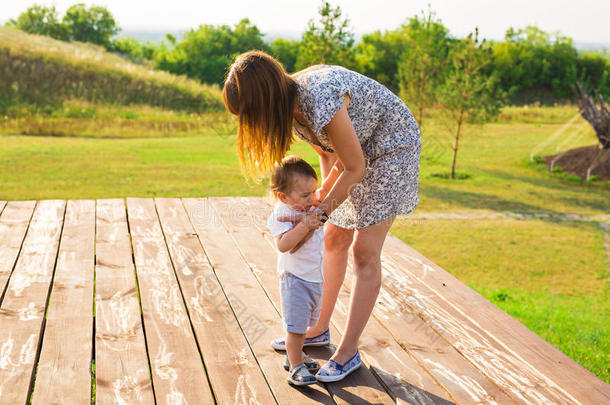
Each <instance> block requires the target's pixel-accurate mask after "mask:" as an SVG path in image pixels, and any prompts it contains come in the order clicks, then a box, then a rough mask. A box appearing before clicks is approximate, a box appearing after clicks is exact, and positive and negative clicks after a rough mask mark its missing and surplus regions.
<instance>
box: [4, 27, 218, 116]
mask: <svg viewBox="0 0 610 405" xmlns="http://www.w3.org/2000/svg"><path fill="white" fill-rule="evenodd" d="M0 72H1V74H0V113H2V114H3V115H7V116H19V115H23V114H24V113H27V112H34V113H40V112H42V113H53V112H54V111H56V110H57V109H61V107H62V106H63V103H64V102H65V101H66V100H75V99H76V100H81V101H84V102H88V103H95V104H98V103H110V104H114V105H117V104H118V105H134V104H137V105H149V106H154V107H161V108H165V109H171V110H181V111H188V112H198V113H201V112H209V111H220V110H222V109H223V106H222V101H221V97H220V90H219V89H218V88H217V87H212V86H208V85H202V84H200V83H199V82H197V81H194V80H189V79H186V78H184V77H179V76H175V75H172V74H169V73H166V72H161V71H157V70H154V69H152V68H151V67H147V66H144V65H139V64H135V63H133V62H130V61H127V60H125V59H123V58H121V57H120V56H118V55H115V54H112V53H108V52H106V51H105V50H104V49H103V48H101V47H99V46H95V45H91V44H85V43H68V42H63V41H57V40H54V39H52V38H49V37H44V36H39V35H31V34H27V33H25V32H23V31H19V30H16V29H13V28H9V27H0Z"/></svg>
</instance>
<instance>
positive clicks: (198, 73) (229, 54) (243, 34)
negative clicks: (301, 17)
mask: <svg viewBox="0 0 610 405" xmlns="http://www.w3.org/2000/svg"><path fill="white" fill-rule="evenodd" d="M251 49H259V50H263V51H267V50H268V46H267V44H266V43H265V41H263V34H262V33H261V32H260V30H259V29H258V28H257V27H256V26H255V25H253V24H251V23H250V20H248V19H247V18H245V19H243V20H241V21H240V22H239V23H238V24H237V25H236V26H235V28H234V29H231V27H229V26H228V25H221V26H214V25H201V26H200V27H199V28H198V29H197V30H190V31H188V32H187V33H186V34H185V35H184V38H183V39H182V41H180V42H179V43H174V47H173V48H172V49H169V48H168V47H167V46H160V47H159V48H158V51H157V55H156V64H157V67H158V68H160V69H163V70H167V71H169V72H172V73H175V74H183V75H187V76H189V77H192V78H195V79H199V80H200V81H202V82H205V83H216V84H222V83H223V81H224V77H225V72H226V69H227V67H228V66H229V65H230V64H231V62H232V61H233V59H234V58H235V57H236V56H237V55H238V54H240V53H242V52H246V51H249V50H251Z"/></svg>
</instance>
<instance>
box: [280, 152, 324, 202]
mask: <svg viewBox="0 0 610 405" xmlns="http://www.w3.org/2000/svg"><path fill="white" fill-rule="evenodd" d="M295 175H301V176H307V177H313V178H314V179H316V180H318V174H317V173H316V171H315V169H314V168H313V167H311V165H310V164H309V163H307V162H306V161H305V160H303V159H301V158H300V157H298V156H295V155H290V156H286V157H285V158H284V159H282V161H281V162H280V163H278V164H277V165H276V166H275V167H274V168H273V171H272V172H271V180H270V181H269V188H270V189H271V194H272V195H273V197H274V198H276V199H277V195H278V193H280V192H282V193H287V192H289V191H290V187H291V186H292V184H293V183H294V176H295Z"/></svg>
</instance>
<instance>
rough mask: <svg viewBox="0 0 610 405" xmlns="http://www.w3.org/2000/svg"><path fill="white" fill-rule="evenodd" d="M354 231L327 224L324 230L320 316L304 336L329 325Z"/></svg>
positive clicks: (313, 334) (312, 334)
mask: <svg viewBox="0 0 610 405" xmlns="http://www.w3.org/2000/svg"><path fill="white" fill-rule="evenodd" d="M353 237H354V231H353V230H350V229H345V228H341V227H338V226H336V225H333V224H328V225H327V228H326V229H325V231H324V258H323V265H322V266H323V269H324V289H323V291H322V307H321V309H320V317H319V318H318V322H317V323H316V325H315V326H312V327H310V328H309V329H307V333H306V334H305V336H306V337H308V338H309V337H314V336H318V335H319V334H321V333H323V332H324V331H325V330H326V329H328V327H329V325H330V318H331V317H332V314H333V310H334V309H335V303H336V302H337V296H338V295H339V290H340V289H341V285H342V284H343V280H344V279H345V269H346V267H347V252H348V249H349V247H350V245H351V244H352V239H353Z"/></svg>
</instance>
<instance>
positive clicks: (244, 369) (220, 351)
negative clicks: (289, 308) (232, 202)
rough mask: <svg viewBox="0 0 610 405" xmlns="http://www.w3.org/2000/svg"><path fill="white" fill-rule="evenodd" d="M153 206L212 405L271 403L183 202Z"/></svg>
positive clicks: (167, 201) (166, 201) (162, 201)
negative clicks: (193, 334) (184, 304)
mask: <svg viewBox="0 0 610 405" xmlns="http://www.w3.org/2000/svg"><path fill="white" fill-rule="evenodd" d="M155 205H156V207H157V212H158V214H159V219H160V222H161V228H162V230H163V233H164V235H165V241H166V243H167V246H168V248H169V252H170V256H171V259H172V262H173V263H174V268H175V270H176V275H177V277H178V282H179V283H180V288H181V290H182V294H183V296H184V299H185V302H186V306H187V309H188V311H189V314H190V318H191V322H192V324H193V329H194V331H195V335H196V337H197V341H198V342H199V347H200V349H201V355H202V357H203V361H204V364H205V368H206V370H207V372H208V376H209V380H210V383H211V385H212V389H213V391H214V397H215V398H216V401H217V402H218V403H221V404H229V403H234V402H239V403H244V404H245V403H247V404H271V403H275V399H274V398H273V394H272V393H271V390H270V388H269V385H268V384H267V381H266V380H265V377H264V376H263V374H262V371H261V369H260V368H259V366H258V363H257V362H256V358H255V357H254V355H253V353H252V350H251V349H250V347H249V346H248V342H247V340H246V338H245V337H244V335H243V333H242V331H241V329H240V327H239V324H238V322H237V319H236V318H235V315H234V314H233V312H232V310H231V306H230V305H229V302H228V301H227V299H226V297H225V295H224V293H223V292H222V288H221V286H220V283H219V282H218V279H217V278H216V275H215V274H214V271H213V270H212V267H211V265H210V264H209V262H208V259H207V257H206V255H205V252H204V250H203V247H202V246H201V243H200V242H199V239H198V238H197V234H196V232H195V230H194V229H193V225H192V224H191V223H190V220H189V217H188V215H187V213H186V211H185V209H184V207H183V205H182V202H181V201H180V199H178V198H156V199H155Z"/></svg>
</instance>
